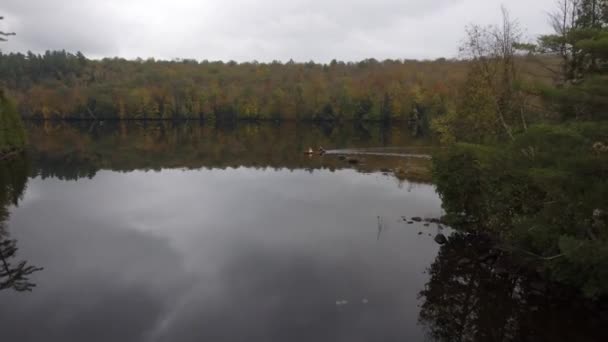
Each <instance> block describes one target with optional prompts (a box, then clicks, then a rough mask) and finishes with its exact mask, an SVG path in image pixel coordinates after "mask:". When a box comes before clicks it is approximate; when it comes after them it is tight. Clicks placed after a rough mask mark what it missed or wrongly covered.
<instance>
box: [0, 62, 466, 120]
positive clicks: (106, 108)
mask: <svg viewBox="0 0 608 342" xmlns="http://www.w3.org/2000/svg"><path fill="white" fill-rule="evenodd" d="M466 70H467V63H466V62H462V61H447V60H438V61H433V62H430V61H429V62H419V61H401V60H386V61H383V62H379V61H376V60H374V59H369V60H365V61H361V62H358V63H344V62H336V61H332V62H331V63H330V64H316V63H313V62H310V63H294V62H291V61H290V62H287V63H281V62H273V63H269V64H267V63H257V62H251V63H235V62H228V63H224V62H221V61H219V62H209V61H202V62H198V61H195V60H181V61H155V60H153V59H148V60H125V59H120V58H114V59H103V60H90V59H87V58H86V57H85V56H84V55H82V54H81V53H76V54H71V53H67V52H65V51H49V52H46V53H45V54H43V55H36V54H32V53H29V54H27V55H24V54H3V55H0V79H1V80H2V82H3V83H4V86H5V87H7V88H8V89H10V90H11V95H12V96H13V97H14V98H15V99H16V100H17V102H18V106H19V110H20V112H21V113H22V115H23V116H24V117H27V118H41V119H65V118H70V119H112V118H116V119H202V120H208V121H215V120H217V121H227V120H234V119H247V120H259V119H262V120H264V119H266V120H310V121H312V120H318V121H321V120H358V121H365V120H375V121H390V120H418V121H419V120H420V118H418V117H417V116H422V115H427V116H432V115H436V114H440V113H441V111H443V110H445V103H446V101H447V99H448V98H454V97H455V96H456V93H457V92H458V86H459V85H460V84H461V83H462V82H463V80H464V78H465V75H466ZM426 112H429V113H426Z"/></svg>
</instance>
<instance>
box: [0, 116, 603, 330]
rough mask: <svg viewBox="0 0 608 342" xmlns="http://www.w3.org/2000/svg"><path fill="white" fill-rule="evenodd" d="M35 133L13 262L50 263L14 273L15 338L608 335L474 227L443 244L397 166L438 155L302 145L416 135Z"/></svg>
mask: <svg viewBox="0 0 608 342" xmlns="http://www.w3.org/2000/svg"><path fill="white" fill-rule="evenodd" d="M28 129H29V132H30V137H31V138H30V141H31V148H30V151H29V152H28V156H27V158H26V159H24V160H18V161H15V162H12V163H4V164H3V165H2V167H1V171H2V173H1V174H0V175H1V176H0V178H1V180H2V183H1V184H0V185H2V186H1V187H0V191H1V192H2V197H1V199H2V203H0V204H3V205H2V207H3V208H6V212H3V211H0V214H1V217H0V218H1V219H2V220H3V221H4V222H5V224H4V227H3V228H2V239H3V241H14V243H15V244H16V246H17V247H18V248H19V249H18V251H17V252H16V253H15V255H13V256H10V257H5V258H3V260H8V262H9V263H11V265H12V266H13V267H16V266H18V262H19V261H21V260H23V261H26V262H27V264H26V267H27V266H31V265H35V266H37V267H43V268H44V269H43V270H41V271H36V272H32V273H31V274H21V276H22V279H21V283H22V284H23V283H26V284H30V285H31V286H34V285H35V287H33V291H32V292H27V291H25V292H19V291H17V290H16V289H15V288H12V287H11V286H10V285H11V281H10V280H11V279H10V277H4V278H3V279H0V281H3V282H4V283H5V284H7V286H5V289H4V290H2V291H0V303H1V305H0V338H1V339H2V341H423V340H444V341H452V340H454V341H460V340H462V341H509V340H513V341H518V340H529V341H571V340H579V341H594V340H599V339H598V338H599V337H600V336H601V334H602V332H603V330H602V329H601V328H602V326H601V322H600V321H598V319H597V318H596V317H594V316H593V315H592V314H591V313H589V310H587V309H586V308H585V306H584V305H582V304H581V305H579V306H578V307H572V305H571V302H566V303H561V302H559V301H556V300H553V299H552V300H548V299H547V298H545V297H543V296H538V295H536V296H533V295H528V291H527V290H526V289H527V287H526V286H527V285H526V281H525V279H513V277H509V276H504V275H500V274H498V273H497V272H495V271H494V270H492V269H491V268H484V267H482V265H480V264H478V263H477V262H476V261H475V260H477V259H478V255H479V254H481V253H483V251H477V250H476V248H475V247H474V246H476V244H475V241H474V240H472V239H471V238H470V237H467V236H462V235H454V236H452V237H451V238H450V240H449V242H448V243H447V244H446V245H443V246H441V248H440V246H439V245H437V244H436V243H435V242H434V241H433V237H434V235H435V234H437V233H438V232H439V231H442V228H440V227H438V226H437V225H431V226H428V227H426V226H424V225H423V223H416V224H411V225H410V224H407V222H404V221H403V219H402V218H401V217H402V216H407V217H412V216H422V217H438V216H440V215H441V213H442V211H441V201H440V199H439V197H438V195H437V194H436V193H435V189H434V187H433V186H432V185H430V184H425V183H421V182H420V181H419V180H418V181H416V180H412V181H408V180H399V179H397V178H395V177H394V176H393V175H391V174H387V173H386V172H384V173H382V172H380V171H379V170H380V169H383V168H394V167H403V168H408V167H410V168H411V167H416V166H417V165H418V166H419V165H420V163H425V162H428V161H426V160H420V159H411V160H410V159H405V158H395V157H390V158H388V157H386V158H380V157H378V156H369V157H366V158H365V159H364V160H363V159H362V160H361V161H360V163H359V164H363V165H356V166H352V165H350V164H349V163H346V162H344V161H340V160H339V159H338V158H337V157H336V156H325V157H319V156H312V157H309V156H307V155H304V154H303V153H302V151H303V150H304V149H306V148H307V147H308V146H319V145H321V146H324V147H326V148H331V149H340V148H353V147H407V148H408V149H410V150H416V151H423V150H424V149H425V148H426V147H427V146H428V145H429V142H428V141H420V140H414V139H412V138H411V137H408V136H407V135H403V134H402V133H400V132H401V130H400V129H398V128H392V129H383V128H380V127H339V128H335V127H334V128H331V127H329V128H328V127H319V126H310V127H308V126H307V127H302V126H299V127H296V126H271V125H239V126H238V127H224V128H214V127H209V126H199V125H198V124H197V125H177V126H174V125H168V124H158V123H157V124H148V125H135V124H129V125H116V124H110V123H106V124H105V125H103V126H99V125H92V126H91V125H90V124H79V125H70V126H66V125H58V124H48V123H47V124H46V125H39V124H36V125H30V127H29V128H28ZM387 165H388V166H387ZM443 232H445V233H447V229H446V230H443ZM472 246H473V247H472ZM463 257H466V258H468V259H469V260H471V262H468V263H463V262H462V258H463ZM17 268H18V267H17ZM18 273H19V272H13V273H11V274H13V275H18ZM0 274H2V273H0ZM7 279H8V280H9V281H7Z"/></svg>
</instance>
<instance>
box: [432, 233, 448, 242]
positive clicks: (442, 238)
mask: <svg viewBox="0 0 608 342" xmlns="http://www.w3.org/2000/svg"><path fill="white" fill-rule="evenodd" d="M435 242H437V243H438V244H440V245H445V244H446V243H447V242H448V239H447V238H446V237H445V235H443V234H441V233H439V234H437V235H436V236H435Z"/></svg>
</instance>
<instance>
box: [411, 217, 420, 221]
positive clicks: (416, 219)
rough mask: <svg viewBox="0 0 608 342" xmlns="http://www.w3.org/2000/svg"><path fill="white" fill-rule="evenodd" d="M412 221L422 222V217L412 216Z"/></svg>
mask: <svg viewBox="0 0 608 342" xmlns="http://www.w3.org/2000/svg"><path fill="white" fill-rule="evenodd" d="M412 221H416V222H422V218H421V217H412Z"/></svg>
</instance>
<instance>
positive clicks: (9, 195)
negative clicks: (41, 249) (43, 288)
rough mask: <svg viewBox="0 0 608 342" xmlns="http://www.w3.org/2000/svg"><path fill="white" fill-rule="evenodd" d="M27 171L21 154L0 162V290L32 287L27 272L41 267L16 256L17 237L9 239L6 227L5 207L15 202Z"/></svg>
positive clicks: (20, 191) (16, 202)
mask: <svg viewBox="0 0 608 342" xmlns="http://www.w3.org/2000/svg"><path fill="white" fill-rule="evenodd" d="M28 173H29V163H28V162H27V160H26V158H25V157H24V156H18V157H17V158H16V159H15V160H12V161H3V162H1V163H0V291H1V290H7V289H12V290H15V291H19V292H24V291H31V290H32V289H33V288H34V287H35V286H36V285H35V284H34V283H33V282H32V281H30V276H31V275H32V274H33V273H35V272H37V271H40V270H42V268H39V267H36V266H31V265H29V264H28V263H27V261H22V260H18V259H17V251H18V248H17V241H16V240H13V239H10V236H9V233H8V229H7V227H6V221H7V220H8V217H9V210H8V207H9V206H11V205H17V204H18V202H19V200H20V198H21V196H22V195H23V193H24V191H25V188H26V184H27V180H28Z"/></svg>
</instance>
